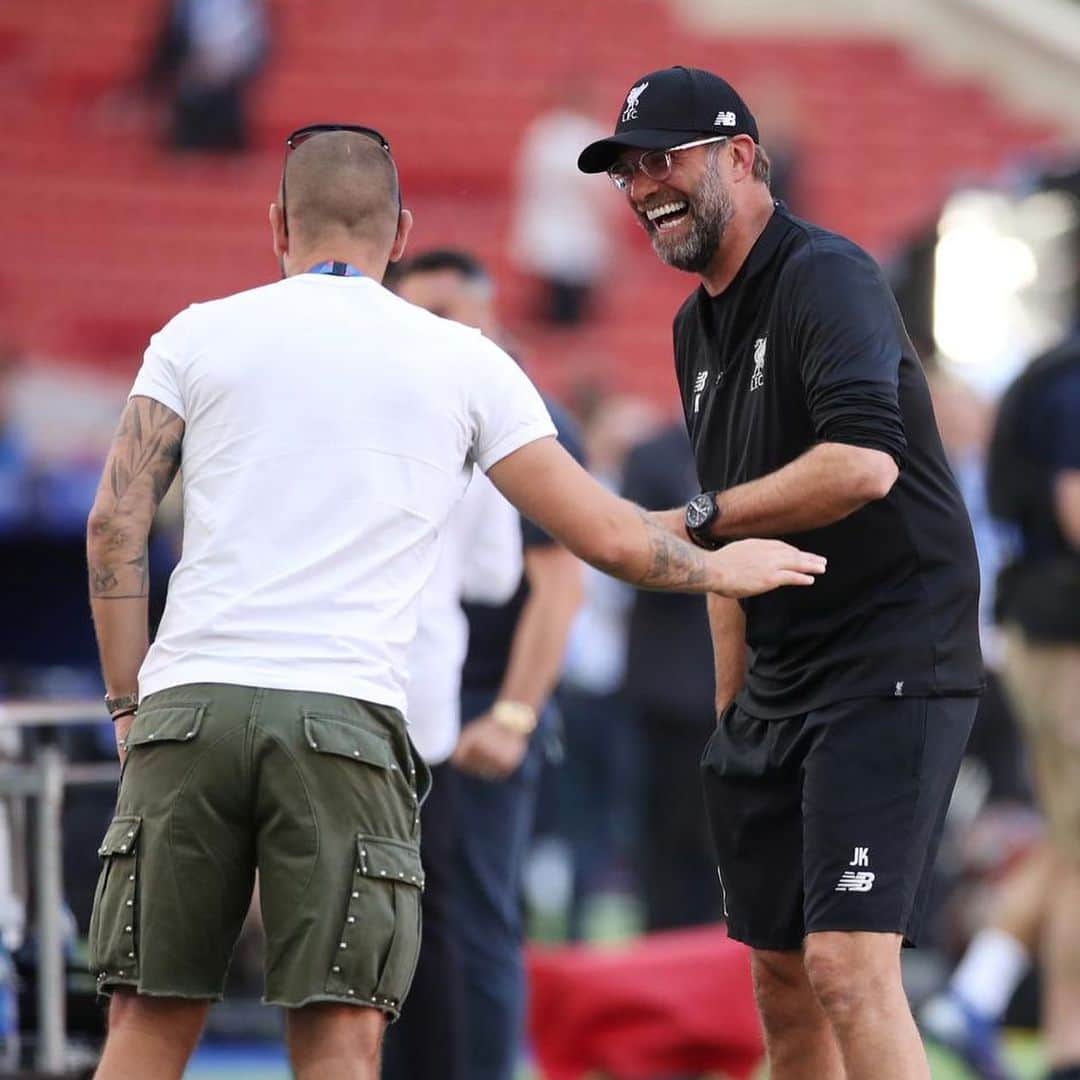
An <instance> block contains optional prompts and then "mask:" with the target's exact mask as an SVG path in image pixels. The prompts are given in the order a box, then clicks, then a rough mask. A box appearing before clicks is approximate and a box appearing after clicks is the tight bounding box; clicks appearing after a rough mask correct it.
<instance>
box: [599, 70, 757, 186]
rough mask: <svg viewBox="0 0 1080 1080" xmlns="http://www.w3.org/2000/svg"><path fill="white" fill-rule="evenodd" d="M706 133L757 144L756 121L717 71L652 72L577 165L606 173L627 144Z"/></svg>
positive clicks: (663, 142)
mask: <svg viewBox="0 0 1080 1080" xmlns="http://www.w3.org/2000/svg"><path fill="white" fill-rule="evenodd" d="M705 135H749V136H750V138H752V139H753V140H754V142H757V141H758V129H757V121H756V120H755V119H754V117H753V115H752V114H751V112H750V110H749V109H748V108H747V107H746V102H745V101H743V99H742V98H741V97H739V95H738V94H737V93H736V92H735V89H734V88H733V87H732V86H731V84H730V83H726V82H725V81H724V80H723V79H721V78H720V76H719V75H713V74H712V72H710V71H702V70H701V69H700V68H687V67H670V68H664V69H663V70H661V71H650V72H649V74H648V75H642V76H641V78H640V79H636V80H635V81H634V85H633V86H631V87H630V89H629V91H628V92H627V94H626V98H625V100H624V101H623V104H622V105H621V106H620V108H619V119H618V120H617V122H616V124H615V134H614V135H612V136H611V138H609V139H600V140H599V141H598V142H594V143H591V144H590V145H589V146H586V147H585V149H584V150H582V152H581V156H580V157H579V158H578V168H579V169H580V170H581V171H582V172H584V173H599V172H604V171H606V170H607V169H608V168H609V166H611V165H612V164H614V162H615V159H616V158H617V157H618V156H619V154H621V153H622V151H623V150H625V149H626V147H628V146H636V147H640V148H641V149H642V150H664V149H666V148H667V147H669V146H678V145H679V143H683V142H693V141H694V139H696V138H701V137H703V136H705Z"/></svg>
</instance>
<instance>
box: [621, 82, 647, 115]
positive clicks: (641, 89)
mask: <svg viewBox="0 0 1080 1080" xmlns="http://www.w3.org/2000/svg"><path fill="white" fill-rule="evenodd" d="M648 86H649V84H648V83H647V82H643V83H638V84H637V86H635V87H634V88H633V89H632V90H631V91H630V93H629V94H627V95H626V108H625V109H624V110H623V114H622V118H623V123H624V124H625V123H626V121H627V120H636V119H637V104H638V101H639V100H640V98H641V95H642V94H644V93H645V91H646V90H647V89H648Z"/></svg>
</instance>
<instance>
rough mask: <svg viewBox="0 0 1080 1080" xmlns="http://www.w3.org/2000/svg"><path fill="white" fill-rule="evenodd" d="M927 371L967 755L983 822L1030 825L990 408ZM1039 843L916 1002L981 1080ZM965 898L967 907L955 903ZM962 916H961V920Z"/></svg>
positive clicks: (1016, 975)
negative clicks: (1008, 676) (962, 509)
mask: <svg viewBox="0 0 1080 1080" xmlns="http://www.w3.org/2000/svg"><path fill="white" fill-rule="evenodd" d="M927 376H928V379H929V383H930V390H931V394H932V395H933V400H934V413H935V415H936V416H937V420H938V426H939V427H940V429H941V438H942V442H943V444H944V446H945V452H946V454H947V456H948V458H949V465H950V467H951V468H952V470H953V473H954V475H955V476H956V479H957V484H958V485H959V487H960V491H961V493H962V495H963V497H964V502H965V504H966V505H967V508H968V513H969V514H970V516H971V522H972V527H973V529H974V533H975V545H976V548H977V549H978V555H979V567H980V571H981V574H982V581H983V588H982V595H981V596H980V599H979V629H980V633H981V637H982V644H983V655H984V657H985V659H986V663H987V692H986V694H985V695H984V696H983V697H982V699H981V700H980V703H979V712H978V715H977V716H976V718H975V727H974V729H973V731H972V735H971V741H970V742H969V744H968V748H967V757H968V759H969V760H974V761H976V762H979V763H981V766H982V768H983V769H984V774H983V775H984V776H985V779H986V785H987V787H986V802H987V804H988V807H987V809H988V811H989V814H988V815H980V818H979V819H978V824H977V826H976V827H977V828H978V827H979V826H981V825H983V824H985V823H986V822H987V821H1002V822H1004V821H1011V822H1014V823H1016V825H1017V826H1019V825H1020V824H1021V823H1026V827H1027V828H1028V829H1032V828H1034V826H1035V823H1034V822H1033V821H1032V811H1031V809H1030V801H1031V793H1030V784H1029V782H1028V776H1027V769H1026V762H1025V760H1024V753H1023V746H1022V744H1021V740H1020V734H1019V731H1018V728H1017V724H1016V719H1015V716H1014V713H1013V710H1012V709H1011V708H1010V704H1009V700H1008V695H1007V694H1006V693H1005V690H1004V687H1003V686H1002V681H1001V677H1000V674H999V672H1000V668H1001V661H1002V656H1001V653H1002V647H1001V646H1002V642H1001V631H1000V628H999V627H998V626H997V625H996V623H995V621H994V600H995V595H996V589H995V585H996V581H997V577H998V573H999V571H1000V570H1001V567H1002V564H1003V561H1004V559H1005V557H1006V554H1007V550H1008V547H1009V544H1010V539H1011V533H1012V531H1013V530H1012V529H1010V528H1009V527H1008V526H1006V525H1005V524H1004V523H1003V522H1001V521H999V520H998V519H997V518H995V517H993V515H992V514H991V512H990V506H989V500H988V492H987V489H986V458H987V453H988V450H989V443H990V435H991V431H992V426H993V422H994V408H993V406H992V404H991V403H990V402H988V401H986V400H984V399H983V398H982V397H981V396H979V395H978V394H976V392H975V391H974V390H973V389H971V388H970V387H968V386H966V385H965V384H964V383H962V382H961V381H960V380H959V379H957V378H956V377H955V376H953V375H951V374H950V373H949V372H947V371H946V370H944V369H942V368H941V367H940V366H939V365H938V364H937V362H936V361H935V360H934V359H933V358H932V357H931V359H930V360H928V361H927ZM1046 854H1047V853H1046V850H1045V845H1040V844H1037V843H1036V844H1035V845H1034V846H1033V847H1029V849H1028V850H1026V851H1025V852H1024V853H1023V854H1022V855H1020V856H1019V857H1018V858H1016V859H1014V860H1012V861H1011V862H1010V863H1009V865H1008V866H1007V868H1006V869H1005V871H1004V872H1003V873H1002V874H1000V876H998V877H997V878H996V879H995V880H994V881H993V883H992V884H989V889H990V890H991V895H990V899H989V902H988V903H986V904H983V905H979V906H980V907H981V908H982V913H983V915H984V918H982V919H981V920H980V922H979V923H978V925H977V928H976V929H975V931H974V933H973V935H972V937H971V940H970V942H969V943H968V945H967V947H966V949H965V951H964V954H963V957H962V958H961V960H960V962H959V963H958V964H957V967H956V969H955V970H954V972H953V973H952V976H951V977H950V979H949V981H948V984H947V985H946V986H945V987H944V988H943V989H942V990H941V991H940V992H939V993H937V994H935V995H934V996H933V997H931V998H930V1000H929V1001H927V1002H925V1003H924V1004H923V1005H922V1006H921V1007H920V1009H919V1014H918V1019H919V1026H920V1028H921V1029H922V1032H923V1034H924V1035H926V1036H927V1037H928V1038H930V1039H933V1040H934V1041H935V1042H937V1043H940V1044H942V1045H944V1046H946V1047H948V1048H949V1049H950V1050H952V1051H953V1052H954V1053H956V1054H959V1055H960V1056H961V1057H963V1058H964V1060H965V1061H966V1062H967V1064H968V1065H969V1066H970V1067H971V1068H972V1069H973V1070H974V1071H975V1073H976V1075H978V1076H979V1077H981V1078H982V1080H1002V1078H1004V1077H1007V1076H1008V1075H1009V1071H1008V1066H1007V1063H1006V1061H1005V1057H1004V1055H1003V1052H1002V1048H1001V1045H1000V1038H999V1032H998V1024H999V1023H1000V1021H1001V1019H1002V1017H1003V1016H1004V1015H1005V1012H1006V1009H1007V1008H1008V1006H1009V1003H1010V1001H1011V999H1012V997H1013V994H1014V993H1015V991H1016V989H1017V987H1018V986H1019V985H1020V983H1021V981H1022V980H1023V979H1024V977H1025V975H1026V974H1027V972H1028V969H1029V967H1030V963H1031V956H1032V955H1033V953H1034V952H1035V951H1036V944H1037V938H1038V934H1039V930H1040V925H1041V923H1042V915H1043V910H1044V908H1045V906H1046V897H1047V896H1048V895H1049V892H1050V889H1051V888H1052V884H1053V862H1052V860H1050V859H1048V858H1047V857H1046ZM970 899H971V897H970V895H962V896H960V897H959V898H955V897H951V898H950V900H949V902H948V906H949V907H950V908H951V907H954V906H955V907H960V906H961V905H963V906H964V907H965V908H967V909H969V910H970ZM964 901H967V904H964ZM965 921H966V920H965Z"/></svg>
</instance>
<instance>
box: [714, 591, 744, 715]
mask: <svg viewBox="0 0 1080 1080" xmlns="http://www.w3.org/2000/svg"><path fill="white" fill-rule="evenodd" d="M707 603H708V609H709V629H710V631H711V632H712V643H713V664H714V668H715V671H716V694H715V701H716V714H717V716H719V715H720V713H722V712H723V711H724V709H726V708H727V707H728V706H729V705H730V704H731V702H732V701H734V700H735V695H736V694H737V693H738V692H739V691H740V690H741V689H742V687H743V683H744V682H745V681H746V617H745V615H744V614H743V610H742V607H741V606H740V604H739V602H738V601H737V600H729V599H727V598H726V597H723V596H715V595H714V596H709V597H708V600H707Z"/></svg>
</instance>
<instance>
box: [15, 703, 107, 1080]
mask: <svg viewBox="0 0 1080 1080" xmlns="http://www.w3.org/2000/svg"><path fill="white" fill-rule="evenodd" d="M103 718H104V708H103V706H102V703H101V700H100V699H98V698H95V699H93V700H86V701H57V700H41V701H7V702H0V730H2V729H4V728H12V727H17V728H27V727H30V728H42V727H66V726H69V725H73V724H87V723H94V722H97V721H101V720H102V719H103ZM119 776H120V765H119V762H113V763H110V762H103V763H101V764H69V763H68V762H67V760H66V758H65V757H64V753H63V751H62V750H61V749H60V748H59V747H57V746H53V745H51V744H49V743H47V742H44V743H42V744H41V745H39V746H38V747H37V748H36V750H35V753H34V759H33V762H32V764H31V766H30V767H29V768H28V767H27V766H26V765H25V764H21V763H13V762H8V763H5V764H3V765H0V795H3V796H20V797H24V798H25V797H30V798H34V799H36V800H37V822H36V827H35V830H34V844H33V846H32V848H31V853H32V858H33V861H34V880H35V886H36V889H35V891H36V919H35V922H36V925H37V939H38V949H37V958H38V977H37V1007H38V1043H37V1061H36V1064H37V1068H38V1069H39V1070H40V1071H41V1072H44V1073H53V1074H56V1073H61V1072H63V1070H64V1068H65V1067H66V1057H67V1012H66V1004H67V1003H66V984H65V979H64V938H63V914H62V911H63V904H64V873H63V843H64V836H63V825H62V814H63V807H64V788H65V787H66V786H68V785H76V784H78V785H88V784H116V782H117V780H118V779H119ZM13 843H14V838H13Z"/></svg>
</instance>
